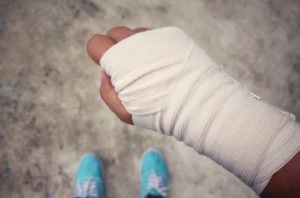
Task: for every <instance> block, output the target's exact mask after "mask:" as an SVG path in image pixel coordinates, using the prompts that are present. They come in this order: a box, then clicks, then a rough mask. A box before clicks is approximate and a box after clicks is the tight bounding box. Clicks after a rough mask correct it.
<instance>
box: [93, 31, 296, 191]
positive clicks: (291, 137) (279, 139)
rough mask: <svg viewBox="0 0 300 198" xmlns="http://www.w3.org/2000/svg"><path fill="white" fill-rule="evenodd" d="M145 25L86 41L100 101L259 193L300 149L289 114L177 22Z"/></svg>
mask: <svg viewBox="0 0 300 198" xmlns="http://www.w3.org/2000/svg"><path fill="white" fill-rule="evenodd" d="M145 30H146V29H137V30H130V29H128V28H116V29H112V30H110V31H109V32H108V34H107V35H106V36H103V35H96V36H94V37H93V38H92V39H91V40H90V41H89V44H88V52H89V54H90V56H91V57H92V58H93V60H95V62H97V63H100V64H101V66H102V68H103V70H104V71H103V72H102V84H101V88H100V94H101V96H102V98H103V100H104V101H105V102H106V104H107V105H108V106H109V107H110V108H111V110H112V111H113V112H114V113H115V114H116V115H117V116H118V117H119V118H120V119H121V120H122V121H124V122H126V123H129V124H134V125H136V126H139V127H143V128H148V129H151V130H154V131H159V132H161V133H164V134H167V135H171V136H174V137H175V138H176V139H177V140H180V141H184V142H185V143H186V144H187V145H188V146H190V147H192V148H193V149H195V150H196V151H197V152H198V153H200V154H204V155H206V156H208V157H210V158H211V159H213V160H214V161H216V162H217V163H219V164H220V165H222V166H223V167H224V168H225V169H227V170H228V171H230V172H232V173H233V174H235V175H236V176H237V177H239V178H240V179H241V180H242V181H243V182H245V183H246V184H247V185H249V186H251V187H252V188H253V189H254V190H255V191H256V192H257V193H258V194H260V193H261V192H262V190H263V189H264V188H265V186H266V185H267V183H268V182H269V180H270V179H271V177H272V175H273V174H274V173H275V172H276V171H277V170H279V169H280V168H281V167H283V166H284V165H285V164H286V163H287V162H288V161H289V160H290V159H291V158H292V157H293V156H294V155H295V154H296V153H297V152H298V151H299V149H300V128H299V125H298V124H297V123H296V122H295V121H294V117H293V116H292V115H291V114H289V113H286V112H284V111H281V110H279V109H277V108H276V107H273V106H271V105H269V104H267V103H265V102H263V101H261V100H259V98H258V97H257V96H255V95H254V94H252V93H251V92H249V91H248V90H247V89H245V88H244V87H243V86H242V85H241V84H240V83H239V82H237V81H236V80H234V79H233V78H231V77H230V76H229V75H228V74H226V73H225V72H224V71H222V69H220V68H219V67H218V66H217V65H216V64H215V63H214V62H213V61H212V60H211V59H210V57H209V56H208V55H207V54H206V53H205V51H203V50H202V49H201V48H200V47H199V46H197V44H196V43H195V42H194V41H193V40H192V39H191V38H190V37H189V36H188V35H187V34H186V33H185V32H183V31H182V30H180V29H179V28H176V27H165V28H160V29H155V30H148V31H145ZM120 32H123V33H120ZM124 32H125V33H124ZM100 45H101V46H102V47H101V48H99V46H100ZM95 48H96V49H97V50H98V51H97V50H95Z"/></svg>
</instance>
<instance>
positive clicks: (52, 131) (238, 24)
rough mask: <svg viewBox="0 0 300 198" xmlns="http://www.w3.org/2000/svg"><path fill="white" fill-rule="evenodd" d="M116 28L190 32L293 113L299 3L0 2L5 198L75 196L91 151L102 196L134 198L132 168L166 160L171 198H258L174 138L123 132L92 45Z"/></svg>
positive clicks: (296, 108) (0, 181)
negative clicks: (150, 157)
mask: <svg viewBox="0 0 300 198" xmlns="http://www.w3.org/2000/svg"><path fill="white" fill-rule="evenodd" d="M114 25H129V26H130V27H132V28H134V27H138V26H148V27H152V28H156V27H162V26H169V25H175V26H179V27H181V28H183V29H184V30H186V31H187V32H188V33H189V34H190V35H191V36H192V37H194V38H195V40H196V42H197V43H198V44H199V45H201V46H202V47H203V48H204V49H205V50H206V51H207V52H208V53H209V54H210V55H211V56H212V57H213V58H214V59H215V60H216V62H218V63H220V64H221V65H223V66H224V68H225V70H226V71H227V72H228V73H230V74H232V75H233V76H234V77H235V78H236V79H238V80H240V81H241V82H243V83H244V84H245V85H246V86H247V87H248V88H249V89H251V90H253V91H254V92H256V93H257V94H258V95H260V96H262V97H263V98H264V99H265V100H266V101H268V102H270V103H272V104H274V105H276V106H279V107H281V108H283V109H285V110H288V111H290V112H292V113H294V114H296V115H297V116H298V117H299V116H300V100H299V98H300V88H299V87H300V74H299V73H300V37H299V34H300V2H299V1H293V0H287V1H281V0H273V1H260V0H253V1H247V0H243V1H237V0H228V1H218V0H203V1H198V0H187V1H180V0H176V1H175V0H174V1H166V0H151V1H150V0H148V1H133V0H111V1H108V0H101V1H100V0H98V1H96V0H93V1H92V0H66V1H60V0H53V1H45V0H43V1H42V0H27V1H21V0H16V1H10V0H0V111H1V114H0V168H1V169H0V170H1V172H0V197H12V198H14V197H31V198H35V197H47V198H49V197H72V196H73V194H72V193H73V184H72V181H73V176H74V174H75V170H76V167H77V164H78V161H79V159H80V157H81V155H82V154H84V153H86V152H96V153H97V154H99V155H100V156H101V158H102V159H103V162H104V167H105V170H106V179H107V180H106V181H107V191H108V197H138V195H139V186H138V184H139V179H138V178H139V177H138V176H139V175H138V167H139V159H140V156H141V155H142V153H143V151H144V150H145V149H147V148H148V147H154V148H158V149H159V150H161V151H162V152H163V153H165V155H166V158H167V160H168V163H169V167H170V173H171V179H172V183H171V192H170V197H173V198H176V197H185V198H189V197H191V198H192V197H193V198H194V197H211V198H213V197H256V195H255V194H254V193H253V191H251V190H250V189H249V188H248V187H246V186H245V185H243V184H242V183H241V182H240V181H239V180H238V179H236V178H235V177H233V176H232V175H231V174H229V173H227V172H226V171H224V169H222V168H221V167H220V166H218V165H216V164H214V163H213V162H212V161H210V160H208V159H207V158H205V157H203V156H199V155H198V154H196V153H195V152H194V151H193V150H191V149H189V148H187V147H185V145H183V144H182V143H178V142H176V141H174V140H173V139H172V138H169V137H164V136H162V135H160V134H157V133H152V132H149V131H146V130H142V129H137V128H133V127H130V126H126V125H124V124H122V123H121V122H119V121H118V120H117V118H116V117H115V116H114V115H113V114H112V113H110V111H109V110H108V108H107V107H106V106H105V105H104V103H103V102H102V101H101V100H99V96H98V85H99V77H98V76H99V71H100V68H98V67H96V66H95V65H94V64H93V63H92V62H91V61H90V60H89V58H88V57H87V55H86V51H85V43H86V41H87V39H88V38H89V36H91V35H92V34H94V33H101V32H104V31H106V30H108V29H109V28H110V27H112V26H114Z"/></svg>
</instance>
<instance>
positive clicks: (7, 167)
mask: <svg viewBox="0 0 300 198" xmlns="http://www.w3.org/2000/svg"><path fill="white" fill-rule="evenodd" d="M3 172H4V173H7V174H9V173H11V172H12V169H11V168H10V167H9V166H5V167H4V168H3Z"/></svg>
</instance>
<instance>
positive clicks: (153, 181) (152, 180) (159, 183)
mask: <svg viewBox="0 0 300 198" xmlns="http://www.w3.org/2000/svg"><path fill="white" fill-rule="evenodd" d="M168 188H169V187H168V186H164V184H163V178H162V176H159V175H157V174H156V173H155V172H154V171H152V172H151V173H150V175H149V179H148V184H147V189H148V190H150V189H155V190H156V191H157V192H158V193H159V194H160V195H161V196H163V197H166V196H167V191H168Z"/></svg>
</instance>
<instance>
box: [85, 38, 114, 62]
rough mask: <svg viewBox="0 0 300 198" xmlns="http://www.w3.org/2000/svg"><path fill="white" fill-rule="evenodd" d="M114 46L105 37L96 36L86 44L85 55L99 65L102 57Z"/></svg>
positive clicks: (111, 41)
mask: <svg viewBox="0 0 300 198" xmlns="http://www.w3.org/2000/svg"><path fill="white" fill-rule="evenodd" d="M114 44H115V42H114V41H113V40H112V39H110V38H108V37H107V36H104V35H101V34H96V35H94V36H92V37H91V38H90V39H89V40H88V42H87V53H88V55H89V56H90V57H91V59H92V60H93V61H94V62H95V63H96V64H100V59H101V57H102V55H103V54H104V53H105V52H106V51H107V50H108V49H109V48H110V47H111V46H113V45H114Z"/></svg>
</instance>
